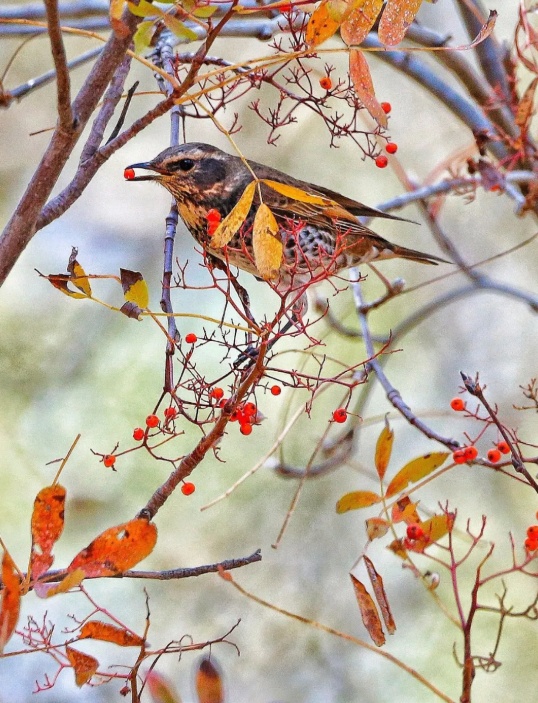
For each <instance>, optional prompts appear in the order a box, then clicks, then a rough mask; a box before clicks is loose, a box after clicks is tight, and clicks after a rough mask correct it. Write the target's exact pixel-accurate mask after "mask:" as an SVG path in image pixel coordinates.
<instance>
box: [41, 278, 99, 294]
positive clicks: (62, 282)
mask: <svg viewBox="0 0 538 703" xmlns="http://www.w3.org/2000/svg"><path fill="white" fill-rule="evenodd" d="M44 278H46V279H47V281H48V282H49V283H52V285H53V286H54V287H55V288H57V289H58V290H61V291H62V293H64V294H65V295H68V296H69V297H70V298H87V297H88V296H87V295H85V294H84V293H77V292H76V291H74V290H71V289H70V288H68V283H69V282H70V281H71V277H70V276H68V275H67V274H65V273H56V274H54V273H52V274H50V276H44Z"/></svg>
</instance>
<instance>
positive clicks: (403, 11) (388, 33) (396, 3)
mask: <svg viewBox="0 0 538 703" xmlns="http://www.w3.org/2000/svg"><path fill="white" fill-rule="evenodd" d="M421 5H422V0H388V2H387V4H386V6H385V10H384V12H383V15H382V16H381V20H380V22H379V29H378V30H377V34H378V37H379V41H380V42H382V43H383V44H385V45H386V46H395V45H396V44H399V43H400V42H401V41H402V39H403V38H404V36H405V33H406V32H407V30H408V28H409V26H410V24H411V23H412V22H413V20H414V19H415V15H416V14H417V12H418V11H419V9H420V6H421Z"/></svg>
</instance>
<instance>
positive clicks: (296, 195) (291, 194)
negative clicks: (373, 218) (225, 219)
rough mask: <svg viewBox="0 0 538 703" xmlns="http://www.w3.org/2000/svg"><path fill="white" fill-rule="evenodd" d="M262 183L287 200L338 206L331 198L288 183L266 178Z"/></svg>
mask: <svg viewBox="0 0 538 703" xmlns="http://www.w3.org/2000/svg"><path fill="white" fill-rule="evenodd" d="M260 182H261V183H264V184H265V185H266V186H269V188H272V189H273V190H276V192H277V193H280V194H281V195H285V196H286V197H287V198H292V199H293V200H297V201H299V202H300V203H308V204H310V205H321V206H323V207H324V206H328V205H334V206H337V203H335V202H333V201H332V200H330V199H329V198H323V197H321V196H320V195H313V194H312V193H307V192H306V190H302V189H301V188H297V187H295V186H292V185H289V184H288V183H280V182H279V181H271V180H267V179H266V178H264V179H263V180H261V181H260ZM354 219H355V218H354ZM355 221H356V220H355Z"/></svg>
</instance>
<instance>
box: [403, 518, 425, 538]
mask: <svg viewBox="0 0 538 703" xmlns="http://www.w3.org/2000/svg"><path fill="white" fill-rule="evenodd" d="M407 537H408V539H412V540H416V539H420V538H421V537H424V530H423V529H422V527H421V525H419V524H418V523H417V522H414V523H412V524H411V525H408V526H407Z"/></svg>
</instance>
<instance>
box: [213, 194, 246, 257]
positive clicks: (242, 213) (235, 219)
mask: <svg viewBox="0 0 538 703" xmlns="http://www.w3.org/2000/svg"><path fill="white" fill-rule="evenodd" d="M255 188H256V181H252V183H249V184H248V186H247V187H246V188H245V190H244V191H243V194H242V195H241V197H240V198H239V200H238V201H237V203H236V204H235V206H234V208H233V209H232V211H231V212H229V213H228V214H227V215H226V217H225V218H224V219H223V220H222V221H221V222H220V224H219V226H218V227H217V229H216V230H215V233H214V234H213V235H212V236H211V246H212V247H215V248H220V247H224V246H226V244H228V242H229V241H230V240H231V239H232V237H233V236H234V234H235V233H236V232H237V230H238V229H239V228H240V227H241V225H242V224H243V222H244V221H245V218H246V216H247V215H248V213H249V211H250V206H251V205H252V201H253V200H254V190H255Z"/></svg>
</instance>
